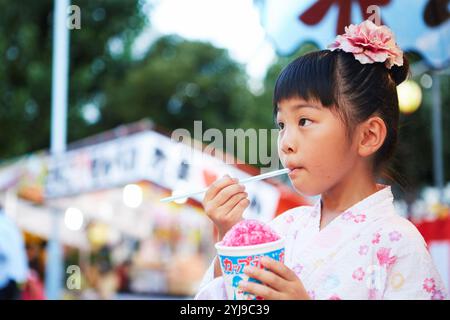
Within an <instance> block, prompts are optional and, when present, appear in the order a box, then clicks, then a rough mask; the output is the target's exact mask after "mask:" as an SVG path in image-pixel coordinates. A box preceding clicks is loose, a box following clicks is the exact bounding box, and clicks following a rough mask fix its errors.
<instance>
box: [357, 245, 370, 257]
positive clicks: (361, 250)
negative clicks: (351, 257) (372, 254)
mask: <svg viewBox="0 0 450 320" xmlns="http://www.w3.org/2000/svg"><path fill="white" fill-rule="evenodd" d="M367 252H369V246H366V245H363V246H360V247H359V251H358V253H359V254H360V255H362V256H365V255H366V254H367Z"/></svg>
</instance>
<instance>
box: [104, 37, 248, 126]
mask: <svg viewBox="0 0 450 320" xmlns="http://www.w3.org/2000/svg"><path fill="white" fill-rule="evenodd" d="M247 80H248V79H247V75H246V74H245V71H244V69H243V67H242V66H241V65H239V64H238V63H236V62H235V61H233V60H232V59H231V58H230V57H229V55H228V52H227V51H226V50H224V49H218V48H215V47H213V46H212V45H211V44H209V43H202V42H197V41H187V40H184V39H182V38H180V37H178V36H165V37H162V38H160V39H158V40H157V41H156V42H155V43H154V44H153V46H152V47H151V48H150V50H149V52H148V53H147V55H146V56H145V57H144V58H143V59H142V60H140V61H137V62H136V63H135V65H134V66H133V68H132V69H130V70H129V72H128V73H127V74H126V75H125V77H124V78H123V79H119V78H116V79H110V81H108V83H107V84H106V90H105V101H104V104H103V105H102V107H101V110H102V125H105V126H108V127H113V126H116V125H119V124H121V123H127V122H132V121H136V120H139V119H141V118H143V117H148V118H150V119H151V120H152V121H154V122H155V123H156V124H157V125H158V126H160V127H163V128H165V129H166V130H174V129H177V128H186V129H191V130H192V129H193V123H194V121H195V120H201V121H202V123H203V129H204V130H205V129H208V128H218V129H220V130H224V129H226V128H235V127H239V126H240V124H241V123H242V121H243V120H244V119H247V118H248V117H249V115H248V114H249V111H250V110H251V106H252V105H253V104H254V99H253V96H252V94H251V93H250V91H249V90H248V88H247ZM117 88H120V90H117Z"/></svg>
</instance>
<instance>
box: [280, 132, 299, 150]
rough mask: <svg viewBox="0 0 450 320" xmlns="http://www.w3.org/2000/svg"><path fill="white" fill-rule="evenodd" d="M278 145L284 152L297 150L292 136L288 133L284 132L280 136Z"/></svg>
mask: <svg viewBox="0 0 450 320" xmlns="http://www.w3.org/2000/svg"><path fill="white" fill-rule="evenodd" d="M280 146H281V151H282V152H283V153H284V154H290V153H295V152H296V151H297V147H296V144H295V139H294V136H293V135H290V134H285V135H283V136H282V137H280Z"/></svg>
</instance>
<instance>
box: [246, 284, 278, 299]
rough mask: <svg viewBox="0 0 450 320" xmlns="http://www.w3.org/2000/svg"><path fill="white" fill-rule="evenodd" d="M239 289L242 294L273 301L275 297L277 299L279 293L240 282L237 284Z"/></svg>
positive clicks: (260, 285) (261, 286)
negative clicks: (246, 293)
mask: <svg viewBox="0 0 450 320" xmlns="http://www.w3.org/2000/svg"><path fill="white" fill-rule="evenodd" d="M239 289H241V290H242V291H244V292H248V293H251V294H254V295H255V296H259V297H262V298H264V299H266V300H274V299H276V298H277V297H278V298H279V293H278V292H277V291H275V290H273V289H272V288H269V287H267V286H265V285H262V284H259V283H255V282H248V281H241V282H240V283H239Z"/></svg>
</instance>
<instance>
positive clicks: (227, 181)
mask: <svg viewBox="0 0 450 320" xmlns="http://www.w3.org/2000/svg"><path fill="white" fill-rule="evenodd" d="M234 183H237V179H232V178H231V177H230V176H228V175H226V176H224V177H223V178H222V179H219V180H217V181H216V182H214V183H213V184H212V185H211V186H210V187H209V189H208V190H207V191H206V193H205V196H204V198H203V202H206V201H209V200H211V199H213V198H214V197H215V196H216V195H217V194H218V193H219V192H220V190H222V189H223V188H225V187H227V186H229V185H231V184H234Z"/></svg>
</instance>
